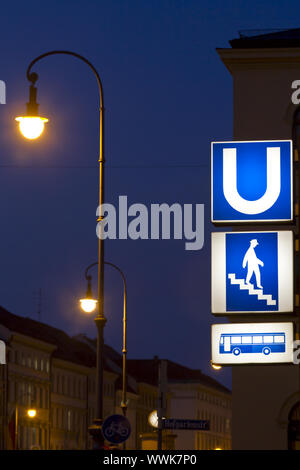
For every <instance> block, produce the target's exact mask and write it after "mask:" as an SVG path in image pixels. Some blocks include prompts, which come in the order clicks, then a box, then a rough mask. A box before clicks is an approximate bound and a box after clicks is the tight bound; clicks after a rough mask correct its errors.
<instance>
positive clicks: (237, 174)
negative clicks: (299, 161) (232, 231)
mask: <svg viewBox="0 0 300 470" xmlns="http://www.w3.org/2000/svg"><path fill="white" fill-rule="evenodd" d="M211 179H212V181H211V184H212V194H211V198H212V201H211V219H212V222H213V223H229V222H230V223H241V222H242V223H251V222H252V223H254V222H288V221H291V220H292V219H293V152H292V141H291V140H279V141H274V140H271V141H247V142H212V144H211Z"/></svg>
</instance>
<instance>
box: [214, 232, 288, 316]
mask: <svg viewBox="0 0 300 470" xmlns="http://www.w3.org/2000/svg"><path fill="white" fill-rule="evenodd" d="M292 311H293V232H292V231H288V230H287V231H284V230H282V231H279V232H275V231H272V232H271V231H270V232H225V233H224V232H217V233H213V234H212V313H214V314H222V313H226V314H227V315H228V314H230V313H243V312H245V313H246V312H247V313H250V312H257V313H258V312H259V313H267V312H270V313H272V312H292Z"/></svg>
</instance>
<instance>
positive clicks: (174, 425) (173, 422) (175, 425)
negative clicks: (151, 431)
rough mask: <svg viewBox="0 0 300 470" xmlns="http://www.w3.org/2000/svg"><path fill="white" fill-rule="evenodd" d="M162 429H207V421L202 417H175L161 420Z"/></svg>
mask: <svg viewBox="0 0 300 470" xmlns="http://www.w3.org/2000/svg"><path fill="white" fill-rule="evenodd" d="M162 427H163V429H180V430H182V429H185V430H189V431H209V421H207V420H204V419H177V418H168V419H163V420H162Z"/></svg>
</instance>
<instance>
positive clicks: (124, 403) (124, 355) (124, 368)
mask: <svg viewBox="0 0 300 470" xmlns="http://www.w3.org/2000/svg"><path fill="white" fill-rule="evenodd" d="M97 264H98V262H95V263H92V264H90V265H89V266H88V267H87V268H86V270H85V278H86V280H87V281H90V280H91V276H90V275H89V274H88V272H89V270H90V268H92V267H93V266H96V265H97ZM104 264H106V265H108V266H111V267H113V268H114V269H116V270H117V271H118V272H119V273H120V274H121V277H122V280H123V289H124V293H123V349H122V401H121V408H122V412H123V415H124V416H126V413H127V364H126V358H127V342H126V341H127V338H126V332H127V283H126V278H125V275H124V273H123V271H121V269H120V268H119V267H118V266H116V265H115V264H113V263H109V262H108V261H104ZM124 444H125V443H124Z"/></svg>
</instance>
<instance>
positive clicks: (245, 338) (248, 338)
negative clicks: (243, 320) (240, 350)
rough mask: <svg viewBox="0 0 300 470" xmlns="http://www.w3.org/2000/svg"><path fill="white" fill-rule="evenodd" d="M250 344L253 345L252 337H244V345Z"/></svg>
mask: <svg viewBox="0 0 300 470" xmlns="http://www.w3.org/2000/svg"><path fill="white" fill-rule="evenodd" d="M249 343H252V336H243V337H242V344H249Z"/></svg>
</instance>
